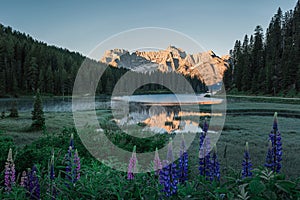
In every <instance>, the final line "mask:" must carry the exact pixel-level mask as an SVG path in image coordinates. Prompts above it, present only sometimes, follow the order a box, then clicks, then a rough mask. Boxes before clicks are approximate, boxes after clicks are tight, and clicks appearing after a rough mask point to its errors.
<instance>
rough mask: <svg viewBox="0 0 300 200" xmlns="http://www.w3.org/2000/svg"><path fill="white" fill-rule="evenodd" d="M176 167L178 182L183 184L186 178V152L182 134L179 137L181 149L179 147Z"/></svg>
mask: <svg viewBox="0 0 300 200" xmlns="http://www.w3.org/2000/svg"><path fill="white" fill-rule="evenodd" d="M178 168H179V169H178V179H179V182H180V183H182V184H184V183H185V181H187V180H188V153H187V151H186V147H185V140H184V136H183V134H182V138H181V149H180V153H179V159H178Z"/></svg>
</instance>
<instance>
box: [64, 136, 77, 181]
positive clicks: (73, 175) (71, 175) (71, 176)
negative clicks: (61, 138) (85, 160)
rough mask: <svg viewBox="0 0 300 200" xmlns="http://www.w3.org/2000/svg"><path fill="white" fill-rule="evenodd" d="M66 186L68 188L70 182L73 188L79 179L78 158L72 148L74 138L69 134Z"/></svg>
mask: <svg viewBox="0 0 300 200" xmlns="http://www.w3.org/2000/svg"><path fill="white" fill-rule="evenodd" d="M66 164H67V165H66V179H67V183H66V185H67V186H68V187H69V183H68V182H71V183H72V184H73V185H74V186H75V183H76V182H77V181H78V180H79V178H80V158H79V156H78V152H77V150H75V147H74V136H73V134H71V139H70V146H69V149H68V153H67V155H66Z"/></svg>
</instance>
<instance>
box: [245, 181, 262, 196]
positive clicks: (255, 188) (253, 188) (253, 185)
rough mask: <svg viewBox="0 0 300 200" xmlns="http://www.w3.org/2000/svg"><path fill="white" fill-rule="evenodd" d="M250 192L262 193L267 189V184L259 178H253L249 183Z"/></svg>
mask: <svg viewBox="0 0 300 200" xmlns="http://www.w3.org/2000/svg"><path fill="white" fill-rule="evenodd" d="M249 189H250V192H251V193H253V194H260V193H262V192H263V191H265V190H266V186H265V185H264V184H263V183H262V182H261V181H258V180H253V181H251V182H250V183H249Z"/></svg>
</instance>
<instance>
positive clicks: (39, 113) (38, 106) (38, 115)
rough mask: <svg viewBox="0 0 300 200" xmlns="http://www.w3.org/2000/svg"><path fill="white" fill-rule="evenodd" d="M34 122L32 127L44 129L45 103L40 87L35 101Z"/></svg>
mask: <svg viewBox="0 0 300 200" xmlns="http://www.w3.org/2000/svg"><path fill="white" fill-rule="evenodd" d="M31 114H32V124H31V127H32V128H34V129H42V128H43V127H44V126H45V117H44V111H43V104H42V99H41V95H40V91H39V89H38V90H37V92H36V96H35V101H34V105H33V111H32V112H31Z"/></svg>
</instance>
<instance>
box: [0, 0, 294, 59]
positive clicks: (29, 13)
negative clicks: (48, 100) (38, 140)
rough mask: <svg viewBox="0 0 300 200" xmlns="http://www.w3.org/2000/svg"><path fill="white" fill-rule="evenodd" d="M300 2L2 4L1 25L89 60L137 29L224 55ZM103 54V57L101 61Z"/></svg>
mask: <svg viewBox="0 0 300 200" xmlns="http://www.w3.org/2000/svg"><path fill="white" fill-rule="evenodd" d="M296 2H297V1H296V0H219V1H216V0H215V1H214V0H194V1H191V0H181V1H178V0H170V1H166V0H149V1H147V0H144V1H142V0H120V1H117V0H114V1H107V0H103V1H82V0H81V1H79V0H74V1H71V0H69V1H67V0H65V1H63V0H61V1H59V0H53V1H38V0H36V1H32V0H27V1H23V0H19V1H15V0H2V1H1V2H0V23H2V24H4V25H9V26H11V27H13V28H14V29H16V30H19V31H21V32H26V33H28V34H30V35H31V36H33V37H34V38H35V39H38V40H41V41H44V42H46V43H48V44H51V45H56V46H59V47H64V48H67V49H70V50H72V51H78V52H80V53H82V54H84V55H87V54H88V53H89V52H90V51H91V50H92V49H93V48H94V47H95V46H96V45H97V44H99V43H100V42H101V41H103V40H105V39H106V38H108V37H110V36H111V35H114V34H116V33H119V32H121V31H125V30H128V29H131V28H138V27H144V26H147V27H149V26H155V27H163V28H170V29H174V30H177V31H179V32H182V33H185V34H187V35H189V36H190V37H192V38H193V39H195V40H196V41H198V42H199V43H200V44H201V45H202V46H204V47H205V48H206V49H207V50H208V49H212V50H214V51H215V52H216V53H217V54H218V55H223V54H227V53H228V51H229V49H231V48H232V46H233V44H234V41H235V40H236V39H243V37H244V34H246V33H247V34H252V33H253V30H254V28H255V26H256V25H262V27H263V29H264V31H265V29H266V28H267V26H268V24H269V22H270V19H271V17H272V16H273V15H274V14H275V13H276V11H277V9H278V7H281V8H282V10H283V11H286V10H290V9H293V8H294V6H295V5H296ZM101 56H102V55H99V58H100V57H101Z"/></svg>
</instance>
